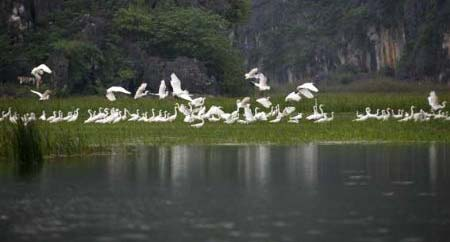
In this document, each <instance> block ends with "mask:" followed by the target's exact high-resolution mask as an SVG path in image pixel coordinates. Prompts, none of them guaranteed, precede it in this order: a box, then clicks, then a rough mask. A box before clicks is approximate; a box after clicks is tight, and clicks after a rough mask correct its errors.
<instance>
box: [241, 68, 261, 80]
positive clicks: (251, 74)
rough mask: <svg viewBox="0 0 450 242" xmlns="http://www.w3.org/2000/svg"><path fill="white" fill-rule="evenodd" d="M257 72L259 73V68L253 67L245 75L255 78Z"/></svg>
mask: <svg viewBox="0 0 450 242" xmlns="http://www.w3.org/2000/svg"><path fill="white" fill-rule="evenodd" d="M256 73H258V68H253V69H251V70H250V71H249V72H248V73H246V74H245V75H244V77H245V79H252V78H255V75H256Z"/></svg>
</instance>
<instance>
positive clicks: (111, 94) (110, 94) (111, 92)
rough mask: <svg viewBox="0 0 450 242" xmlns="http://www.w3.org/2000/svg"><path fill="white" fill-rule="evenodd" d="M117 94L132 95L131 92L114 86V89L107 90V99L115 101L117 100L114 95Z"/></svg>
mask: <svg viewBox="0 0 450 242" xmlns="http://www.w3.org/2000/svg"><path fill="white" fill-rule="evenodd" d="M115 92H121V93H124V94H127V95H130V94H131V92H129V91H128V90H126V89H125V88H123V87H120V86H112V87H110V88H108V89H106V98H107V99H108V100H109V101H111V102H113V101H115V100H116V96H115V95H114V93H115Z"/></svg>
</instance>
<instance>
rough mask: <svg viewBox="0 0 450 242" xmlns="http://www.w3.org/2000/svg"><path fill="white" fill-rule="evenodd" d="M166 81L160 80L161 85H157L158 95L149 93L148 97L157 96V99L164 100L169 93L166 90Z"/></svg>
mask: <svg viewBox="0 0 450 242" xmlns="http://www.w3.org/2000/svg"><path fill="white" fill-rule="evenodd" d="M166 89H167V86H166V81H164V80H161V84H159V90H158V93H150V95H154V96H158V97H159V99H164V98H166V97H167V96H168V95H169V91H167V90H166Z"/></svg>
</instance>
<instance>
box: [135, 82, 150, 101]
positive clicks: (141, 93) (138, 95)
mask: <svg viewBox="0 0 450 242" xmlns="http://www.w3.org/2000/svg"><path fill="white" fill-rule="evenodd" d="M145 88H147V83H145V82H143V83H142V84H141V85H140V86H139V88H138V89H137V90H136V93H135V94H134V99H138V98H141V97H144V96H147V94H148V91H146V90H145Z"/></svg>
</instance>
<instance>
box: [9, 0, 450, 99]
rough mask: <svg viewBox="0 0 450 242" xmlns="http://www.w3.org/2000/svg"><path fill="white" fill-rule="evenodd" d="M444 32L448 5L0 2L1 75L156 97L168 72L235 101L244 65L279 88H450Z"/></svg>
mask: <svg viewBox="0 0 450 242" xmlns="http://www.w3.org/2000/svg"><path fill="white" fill-rule="evenodd" d="M130 6H135V7H130ZM136 6H137V7H136ZM250 8H251V11H250V16H249V18H247V15H248V12H249V10H250ZM169 10H170V11H169ZM449 24H450V1H447V0H430V1H422V0H398V1H391V0H345V1H335V0H316V1H311V0H296V1H290V0H252V1H251V5H250V0H214V1H211V0H108V1H105V0H66V1H60V0H30V1H28V0H3V1H1V2H0V30H1V32H0V52H1V53H2V55H1V56H0V75H1V77H2V80H1V81H2V82H5V81H9V82H12V81H14V80H15V79H16V76H18V75H29V71H30V69H31V68H32V67H33V66H34V65H37V64H40V63H41V62H46V63H50V64H51V65H52V67H53V68H54V70H55V74H54V75H53V76H52V79H51V80H47V81H48V82H47V84H48V85H49V87H52V88H57V89H59V90H61V91H64V92H68V93H70V92H77V93H94V92H101V91H102V90H103V88H105V87H107V86H109V85H113V84H114V85H115V84H121V85H124V86H127V87H129V88H131V89H132V88H134V87H135V86H137V85H138V84H139V83H140V82H141V81H147V82H149V84H150V86H151V88H152V89H155V88H156V86H157V85H158V83H159V81H160V80H161V79H167V78H168V75H169V74H170V72H176V73H178V74H179V75H180V77H181V78H182V79H183V81H184V83H185V85H186V87H187V88H190V89H193V90H196V91H197V92H207V93H224V92H228V93H235V92H236V93H237V91H243V90H244V89H242V88H241V86H242V80H241V78H242V73H243V71H244V69H243V67H244V66H245V67H246V68H251V67H253V66H258V67H260V68H261V69H262V70H263V71H264V72H265V73H266V74H267V75H268V76H269V78H270V80H271V81H272V82H273V83H278V84H280V85H281V84H283V83H288V82H296V81H297V80H299V79H303V80H309V79H315V80H317V81H320V80H322V79H327V80H328V79H335V76H336V75H337V74H345V75H347V74H351V75H354V74H358V73H369V74H371V73H377V74H378V73H381V74H385V75H390V76H395V77H397V78H398V79H407V80H422V79H430V80H435V81H439V82H448V81H449V79H450V63H449V60H450V37H449V36H450V26H449ZM231 42H233V43H234V46H235V47H237V48H233V47H232V46H231ZM237 49H238V50H239V51H240V52H241V53H242V55H243V57H244V59H245V64H243V60H242V58H240V57H239V54H238V53H237Z"/></svg>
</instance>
